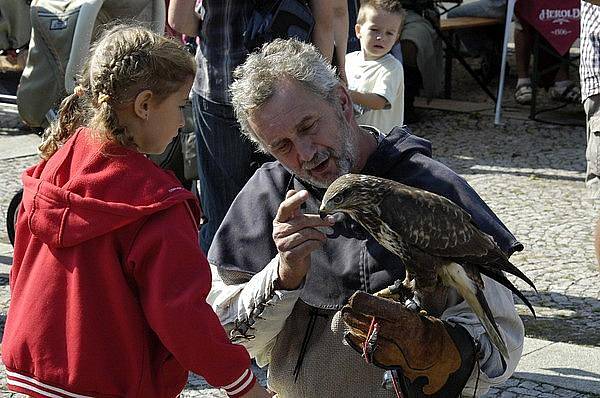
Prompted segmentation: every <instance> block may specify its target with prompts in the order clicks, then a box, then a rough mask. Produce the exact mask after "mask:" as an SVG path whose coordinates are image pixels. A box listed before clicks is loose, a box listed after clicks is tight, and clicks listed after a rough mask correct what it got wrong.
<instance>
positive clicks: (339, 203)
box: [332, 195, 344, 205]
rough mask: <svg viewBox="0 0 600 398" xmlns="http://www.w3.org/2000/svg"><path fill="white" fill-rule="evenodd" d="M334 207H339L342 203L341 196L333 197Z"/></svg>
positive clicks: (342, 198)
mask: <svg viewBox="0 0 600 398" xmlns="http://www.w3.org/2000/svg"><path fill="white" fill-rule="evenodd" d="M332 201H333V204H334V205H341V204H342V202H343V201H344V197H343V196H342V195H338V196H334V198H333V199H332Z"/></svg>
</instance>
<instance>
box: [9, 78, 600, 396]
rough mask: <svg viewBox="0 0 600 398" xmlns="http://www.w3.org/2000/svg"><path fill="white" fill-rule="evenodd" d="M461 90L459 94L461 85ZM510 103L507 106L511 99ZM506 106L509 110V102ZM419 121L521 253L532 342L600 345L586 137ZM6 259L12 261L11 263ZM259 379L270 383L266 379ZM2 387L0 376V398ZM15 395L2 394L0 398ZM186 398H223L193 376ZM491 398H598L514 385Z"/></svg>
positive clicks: (542, 128)
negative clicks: (509, 233)
mask: <svg viewBox="0 0 600 398" xmlns="http://www.w3.org/2000/svg"><path fill="white" fill-rule="evenodd" d="M455 87H457V89H458V90H460V87H461V86H460V85H456V86H455ZM462 87H463V88H462V90H463V91H462V93H463V94H465V95H467V94H468V95H469V96H468V97H467V96H465V97H462V98H469V100H473V101H476V100H478V96H479V95H480V94H477V93H475V94H473V95H471V94H470V90H476V89H473V87H472V86H468V85H464V86H462ZM469 87H470V88H469ZM507 91H510V90H507ZM511 94H512V93H507V94H506V95H505V97H506V98H507V99H510V96H511ZM459 95H460V94H459ZM473 98H474V99H473ZM542 103H543V102H542ZM508 105H509V106H511V105H512V104H511V103H510V101H508ZM491 107H492V105H490V108H491ZM422 116H423V121H422V122H421V123H419V124H416V125H415V126H414V132H415V133H416V134H418V135H421V136H423V137H425V138H428V139H430V140H431V141H432V142H433V146H434V156H435V157H436V158H437V159H439V160H441V161H443V162H445V163H446V164H447V165H449V166H450V167H451V168H453V169H454V170H456V171H457V172H459V173H460V174H462V175H463V176H464V177H465V178H466V180H467V181H468V182H469V183H471V184H472V185H473V186H474V187H475V189H476V190H477V191H478V192H479V193H480V195H481V196H482V197H483V198H484V200H486V202H487V203H488V204H489V205H490V207H491V208H492V209H493V210H494V211H495V212H496V213H497V214H498V215H499V216H500V218H501V219H502V220H503V221H504V223H505V224H506V225H507V226H508V228H509V229H510V230H511V231H513V232H514V234H515V235H516V236H517V238H518V239H519V240H520V241H521V242H522V243H523V244H524V246H525V250H524V251H523V252H521V253H516V254H515V255H514V256H513V257H512V259H513V261H514V263H515V265H517V266H518V267H519V268H520V269H521V270H523V271H524V272H525V274H527V275H528V276H529V277H530V278H531V279H532V280H533V281H534V282H535V284H536V286H537V289H538V294H536V293H535V292H533V291H532V290H531V289H530V288H529V287H528V286H527V285H526V284H524V283H522V282H521V281H519V280H516V278H513V279H512V280H513V282H515V284H516V285H517V287H519V288H521V289H523V291H524V292H525V295H526V296H527V297H528V298H529V300H530V301H531V302H532V304H533V305H534V306H535V309H536V312H537V314H538V318H537V320H533V319H532V317H531V315H530V314H529V313H528V312H527V311H526V309H525V307H524V306H523V305H522V304H518V306H519V310H520V313H521V315H522V317H523V320H524V322H525V324H526V334H527V336H529V337H535V338H538V339H543V340H548V341H555V342H568V343H573V344H577V345H585V346H600V274H599V272H598V268H597V267H596V264H595V259H594V251H593V244H592V230H593V225H594V223H595V220H596V213H597V212H596V211H595V210H594V209H593V206H592V203H590V202H589V201H588V200H586V199H585V187H584V183H583V178H584V170H585V131H584V128H583V127H571V126H566V127H565V126H554V125H549V124H541V123H536V122H533V121H530V120H518V119H506V120H505V125H503V126H501V127H496V126H494V124H493V117H491V116H489V115H485V116H484V115H481V114H474V113H471V114H466V113H451V112H442V111H434V110H427V111H422ZM0 126H3V128H2V127H0V140H2V138H3V137H5V136H7V135H10V134H17V133H18V132H17V130H16V129H15V128H14V126H12V127H13V128H11V124H10V120H0ZM33 162H35V157H32V156H29V157H22V158H18V159H7V160H0V178H1V181H2V182H1V183H0V210H1V211H2V215H1V216H0V228H1V230H0V242H7V238H6V233H5V220H4V217H5V210H6V206H7V205H8V202H9V200H10V198H11V197H12V194H13V193H14V192H15V191H16V190H17V189H18V187H19V182H18V175H19V173H20V172H21V170H23V168H24V167H26V166H27V165H29V164H31V163H33ZM0 255H3V256H5V257H2V256H0V258H6V254H3V253H0ZM516 300H517V302H518V299H516ZM8 303H9V298H8V282H7V279H6V277H0V325H3V321H4V317H5V315H6V311H7V308H8ZM1 331H2V329H1V328H0V332H1ZM598 367H599V371H598V374H600V365H599V366H598ZM260 379H261V380H262V381H264V379H265V375H264V372H263V373H261V376H260ZM2 386H4V375H3V372H1V371H0V390H2V389H3V387H2ZM16 396H17V395H16V394H10V393H2V392H0V397H16ZM181 397H224V395H223V394H222V393H220V392H218V391H216V390H214V389H211V388H210V387H208V386H207V385H206V384H205V383H204V381H203V380H202V379H200V378H199V377H197V376H194V375H192V376H191V377H190V379H189V384H188V386H187V387H186V389H185V390H184V392H183V393H182V394H181ZM486 397H487V398H495V397H538V398H559V397H572V398H584V397H586V398H587V397H593V395H589V394H583V393H579V392H577V391H572V390H567V389H564V388H558V387H555V386H553V385H550V384H544V383H535V382H531V381H526V380H519V379H517V378H512V379H510V380H509V381H508V382H507V383H505V384H504V385H502V386H501V387H500V388H497V389H493V390H491V391H490V392H489V393H488V394H487V395H486Z"/></svg>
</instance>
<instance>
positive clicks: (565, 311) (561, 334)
mask: <svg viewBox="0 0 600 398" xmlns="http://www.w3.org/2000/svg"><path fill="white" fill-rule="evenodd" d="M523 293H524V294H525V296H526V297H527V298H528V299H529V301H531V304H532V305H533V306H534V309H535V311H536V315H537V317H534V316H533V315H532V314H531V312H530V311H529V309H528V308H527V307H526V306H525V305H523V304H521V300H520V299H518V298H515V303H517V304H518V305H517V308H518V312H519V315H520V316H521V319H522V320H523V323H524V325H525V335H526V336H527V337H532V338H536V339H541V340H546V341H553V342H561V343H569V344H576V345H586V346H593V347H600V300H597V299H595V298H590V297H574V296H569V295H565V294H560V293H554V292H552V293H549V292H541V293H539V294H537V295H536V294H535V292H533V291H524V292H523Z"/></svg>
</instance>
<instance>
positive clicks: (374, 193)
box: [319, 174, 535, 358]
mask: <svg viewBox="0 0 600 398" xmlns="http://www.w3.org/2000/svg"><path fill="white" fill-rule="evenodd" d="M339 212H341V213H345V214H347V215H348V216H350V217H351V218H352V219H354V220H355V221H356V222H358V223H359V224H361V225H362V226H363V227H364V228H365V229H366V230H367V231H368V232H369V233H370V234H371V235H372V236H373V238H375V239H376V240H377V241H378V242H379V243H380V244H381V245H382V246H383V247H385V248H386V249H387V250H389V251H390V252H392V253H394V254H395V255H397V256H398V257H400V259H401V260H402V262H403V263H404V265H405V267H406V272H407V279H405V281H404V285H405V286H406V287H409V288H410V289H411V290H412V291H413V293H414V294H415V296H416V297H419V298H421V297H422V298H424V300H425V301H430V302H432V303H435V302H436V297H435V296H436V294H437V295H438V296H439V295H440V294H439V292H444V291H447V288H449V287H452V288H455V289H456V291H457V292H458V293H459V294H460V295H461V296H462V297H463V298H464V299H465V301H466V302H467V304H468V305H469V306H470V307H471V308H472V310H473V312H474V313H475V314H476V315H477V317H478V318H479V319H480V320H481V323H482V324H483V326H484V327H485V329H486V331H487V333H488V335H489V336H490V339H491V341H492V343H493V344H494V345H495V346H496V347H497V348H498V350H499V351H500V353H501V354H502V355H503V356H504V357H505V358H508V349H507V347H506V344H505V342H504V340H503V339H502V336H501V334H500V332H499V330H498V325H497V324H496V322H495V320H494V317H493V315H492V312H491V310H490V308H489V305H488V303H487V301H486V299H485V296H484V294H483V290H484V288H485V286H484V283H483V279H482V276H481V275H482V274H483V275H486V276H488V277H490V278H492V279H494V280H496V281H497V282H499V283H501V284H502V285H504V286H505V287H507V288H508V289H510V290H511V291H512V292H514V293H515V294H516V295H517V296H518V297H519V298H520V299H521V300H523V302H524V303H525V304H526V305H527V306H528V307H529V309H530V310H531V312H532V313H533V314H534V315H535V312H534V310H533V307H532V306H531V303H530V302H529V301H528V300H527V299H526V298H525V296H524V295H523V293H521V292H520V291H519V290H518V289H517V288H516V287H515V286H514V285H513V284H512V283H511V282H510V281H509V280H508V279H507V278H506V276H505V275H504V273H503V271H505V272H508V273H510V274H512V275H515V276H517V277H519V278H521V279H523V280H524V281H525V282H527V283H528V284H529V285H530V286H531V287H533V289H534V290H535V286H534V285H533V282H531V280H530V279H529V278H527V276H525V275H524V274H523V273H522V272H521V271H519V270H518V269H517V268H516V267H515V266H514V265H513V264H511V263H510V261H509V260H508V257H507V255H506V254H505V253H504V252H503V251H502V250H501V249H500V248H499V247H498V245H497V244H496V242H495V241H494V239H493V238H492V237H491V236H489V235H487V234H485V233H483V232H482V231H480V230H479V229H478V228H477V226H476V225H475V224H473V222H472V221H471V216H470V215H469V214H468V213H467V212H466V211H464V210H463V209H462V208H460V207H459V206H457V205H456V204H454V203H453V202H452V201H450V200H448V199H446V198H444V197H442V196H439V195H437V194H434V193H431V192H428V191H424V190H422V189H418V188H414V187H410V186H407V185H404V184H401V183H399V182H396V181H391V180H387V179H383V178H379V177H374V176H368V175H360V174H346V175H343V176H341V177H339V178H338V179H336V180H335V181H334V182H333V183H332V184H331V185H330V186H329V188H328V189H327V191H326V192H325V195H324V197H323V201H322V204H321V207H320V209H319V213H320V214H321V215H325V214H333V213H339ZM432 296H433V297H432ZM440 300H444V299H443V298H442V299H440ZM420 301H421V302H422V300H420ZM437 304H438V305H440V304H441V305H442V308H443V303H439V302H438V303H437Z"/></svg>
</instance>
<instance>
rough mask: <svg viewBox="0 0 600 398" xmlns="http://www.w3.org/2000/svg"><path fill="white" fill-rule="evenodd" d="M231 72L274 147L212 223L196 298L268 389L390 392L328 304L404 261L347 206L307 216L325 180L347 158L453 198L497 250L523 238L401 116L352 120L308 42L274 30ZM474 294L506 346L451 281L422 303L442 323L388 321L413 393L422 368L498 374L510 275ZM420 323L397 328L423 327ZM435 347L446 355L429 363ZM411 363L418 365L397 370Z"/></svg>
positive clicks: (470, 390) (509, 322) (461, 380)
mask: <svg viewBox="0 0 600 398" xmlns="http://www.w3.org/2000/svg"><path fill="white" fill-rule="evenodd" d="M234 77H235V81H234V83H233V84H232V86H231V91H232V103H233V106H234V109H235V112H236V117H237V119H238V121H239V123H240V125H241V127H242V131H243V132H244V134H245V135H246V136H247V137H248V138H249V139H250V140H251V141H252V142H254V143H255V144H256V145H257V147H258V148H259V149H260V150H262V151H266V152H268V153H270V154H272V155H273V156H274V157H275V158H276V159H277V161H275V162H272V163H267V164H265V165H263V166H262V167H261V168H260V169H259V170H257V171H256V173H255V174H254V176H253V177H252V178H251V179H250V181H248V183H247V184H246V186H245V187H244V188H243V189H242V191H241V192H240V194H239V195H238V196H237V198H236V199H235V201H234V202H233V204H232V206H231V208H230V210H229V212H228V213H227V216H226V217H225V220H224V221H223V223H222V224H221V227H220V228H219V230H218V232H217V234H216V235H215V239H214V241H213V244H212V246H211V248H210V251H209V252H208V259H209V262H210V264H211V269H212V274H213V288H212V291H211V293H210V295H209V298H208V301H209V302H210V303H211V304H212V305H213V308H214V309H215V311H216V313H217V314H218V315H219V317H220V319H221V322H222V323H223V325H224V326H225V328H226V329H227V330H228V332H229V333H230V337H231V338H232V339H233V340H234V341H235V342H238V343H241V344H243V345H244V346H245V347H246V348H247V349H248V351H249V352H250V353H251V355H252V356H253V357H254V358H255V359H256V361H257V363H258V364H259V365H260V366H264V365H267V364H268V365H269V374H268V385H269V388H270V389H271V390H273V391H275V392H276V393H277V394H278V396H279V397H307V398H310V397H337V396H339V397H392V396H395V393H394V392H393V391H391V390H389V389H385V388H382V387H381V382H382V380H383V376H384V370H383V369H380V368H378V367H376V366H373V365H372V364H369V363H366V362H365V360H364V359H362V358H361V357H360V356H359V355H358V354H357V353H356V352H355V351H354V350H353V349H352V348H351V347H349V346H348V345H347V344H344V343H343V340H344V333H345V332H346V331H347V327H346V326H345V325H344V322H343V321H342V320H341V318H340V311H339V310H340V309H341V308H342V306H344V305H345V304H346V303H347V301H348V298H349V297H350V296H351V295H352V294H353V293H354V292H355V291H357V290H363V291H366V292H378V291H380V290H382V289H384V288H385V287H387V286H389V285H392V284H393V283H394V282H395V281H397V280H402V279H404V276H405V271H404V264H403V263H402V262H401V260H400V259H399V258H397V257H395V256H394V255H392V254H391V253H390V252H388V251H386V250H385V249H384V248H383V247H381V246H380V245H379V244H378V243H377V242H376V241H375V240H374V239H373V238H372V237H371V236H369V235H368V234H367V233H366V232H365V231H364V230H363V229H362V228H361V227H360V226H359V225H358V224H355V223H354V222H353V221H352V220H350V219H343V220H338V219H336V218H335V217H333V216H328V217H326V218H323V219H322V218H321V217H319V215H318V209H319V205H320V198H321V197H322V194H323V192H324V190H325V188H326V187H327V186H329V184H331V183H332V182H333V181H334V180H335V179H336V178H337V177H339V176H341V175H343V174H346V173H350V172H351V173H362V174H371V175H376V176H379V177H384V178H387V179H392V180H396V181H399V182H402V183H404V184H407V185H411V186H414V187H418V188H421V189H425V190H428V191H431V192H435V193H437V194H440V195H443V196H445V197H447V198H448V199H450V200H452V201H453V202H455V203H456V204H458V205H460V206H461V207H463V208H464V209H465V210H466V211H467V212H469V214H471V216H472V218H473V221H474V222H475V224H477V226H478V227H479V228H480V229H482V230H483V231H485V232H486V233H487V234H489V235H491V236H493V237H494V239H495V240H496V242H497V243H498V245H499V246H500V247H501V248H502V249H503V250H504V251H505V252H506V253H507V254H512V253H513V252H515V251H518V250H521V249H522V245H521V244H520V243H519V242H518V241H517V240H516V239H515V237H514V236H513V235H512V234H511V233H510V231H508V230H507V229H506V227H505V226H504V225H503V224H502V222H501V221H500V220H499V219H498V218H497V217H496V216H495V215H494V213H493V212H492V211H491V210H490V209H489V208H488V207H487V206H486V204H485V203H484V202H483V201H482V200H481V198H480V197H479V196H478V195H477V194H476V193H475V191H474V190H473V189H472V188H471V187H470V186H469V185H468V184H467V183H466V182H465V181H464V180H463V179H462V178H461V177H460V176H458V175H457V174H456V173H454V172H453V171H451V170H450V169H448V168H447V167H446V166H444V165H443V164H441V163H439V162H437V161H435V160H433V159H431V144H430V143H429V142H428V141H426V140H424V139H422V138H419V137H416V136H413V135H411V134H410V132H409V131H408V130H407V129H406V128H400V127H396V128H394V129H392V130H391V131H390V132H380V131H378V130H376V129H375V128H373V127H370V126H359V125H357V123H356V121H355V119H354V114H353V106H352V101H351V99H350V96H349V94H348V90H347V89H346V88H345V86H344V85H342V84H340V83H339V81H338V80H337V79H336V77H335V73H334V70H333V69H332V68H331V67H330V66H329V65H328V63H327V62H326V61H325V60H324V59H323V58H322V57H321V56H320V55H319V53H318V52H317V51H316V50H315V48H314V47H313V46H311V45H310V44H304V43H299V42H297V41H295V40H276V41H274V42H272V43H270V44H269V45H267V46H265V47H263V48H262V50H261V51H260V52H258V53H254V54H251V55H250V56H249V57H248V59H247V60H246V62H245V63H244V64H242V65H241V66H240V67H238V69H236V71H235V74H234ZM383 133H385V134H383ZM485 296H486V299H487V301H488V302H489V304H490V309H491V311H492V313H493V315H494V317H495V319H496V321H497V323H498V325H499V329H500V331H501V333H502V335H503V337H504V338H505V341H506V343H507V346H508V352H509V355H508V357H507V358H502V357H501V355H500V353H499V352H498V350H497V349H496V348H495V347H494V346H493V345H492V344H491V343H490V341H489V339H488V337H487V335H486V333H485V331H484V329H483V326H482V325H481V324H480V323H479V321H478V320H477V317H476V316H475V314H473V313H472V311H471V310H470V308H469V307H468V305H466V304H465V303H464V302H462V301H461V300H460V298H459V297H457V296H456V294H454V292H449V293H448V297H447V300H446V303H447V307H446V310H445V311H444V313H443V314H442V315H441V317H440V318H441V319H440V318H433V317H428V319H430V320H433V321H435V322H436V323H437V325H438V326H440V325H443V326H441V327H440V328H438V329H436V331H435V332H432V333H429V334H428V333H420V334H414V333H408V332H406V333H404V336H402V335H403V333H398V334H399V335H400V336H397V338H398V339H401V340H402V341H398V340H397V341H396V342H397V343H398V344H399V345H400V346H405V345H406V344H409V345H411V344H412V347H414V348H415V350H411V351H410V352H407V354H406V356H405V357H404V359H403V361H402V363H398V367H397V373H398V382H397V384H399V386H400V388H401V389H402V390H404V392H405V393H406V394H409V395H408V396H415V395H412V394H415V393H419V394H422V393H423V391H422V390H427V393H425V395H419V396H434V395H431V392H432V391H433V389H432V388H429V387H427V388H425V387H424V385H423V383H422V382H423V380H427V379H428V380H429V381H430V382H431V381H432V380H434V379H435V380H443V382H440V383H438V387H436V388H437V390H435V391H434V393H435V394H436V395H435V396H444V397H452V396H457V395H458V394H459V393H461V391H464V392H466V393H467V394H468V395H473V394H474V393H476V394H477V395H479V394H481V393H483V392H485V391H487V389H489V387H490V386H492V385H497V384H500V383H502V382H503V381H505V380H506V379H508V378H509V377H510V375H511V374H512V372H513V371H514V369H515V367H516V365H517V362H518V360H519V358H520V356H521V350H522V344H523V340H524V335H523V325H522V323H521V321H520V319H519V317H518V315H517V313H516V310H515V307H514V303H513V299H512V295H511V293H510V291H508V289H506V288H504V287H503V286H501V285H499V284H498V283H496V282H494V281H492V280H491V279H485ZM421 316H422V315H419V316H416V318H417V319H419V317H421ZM418 324H419V322H417V324H415V325H398V330H399V331H402V330H413V331H414V330H417V331H419V330H420V331H423V330H422V327H421V326H419V325H418ZM409 326H410V328H408V327H409ZM422 347H427V349H428V350H430V351H429V352H427V353H426V354H425V353H424V352H422V351H420V348H422ZM448 352H452V353H453V354H451V355H449V354H447V353H448ZM442 353H444V354H442ZM447 361H451V362H453V364H455V365H456V366H455V367H451V368H445V367H443V366H441V365H440V364H441V363H442V362H446V363H447ZM476 361H478V366H477V367H475V362H476ZM423 363H427V365H426V366H427V370H425V372H424V376H425V377H419V378H415V377H410V376H409V375H408V373H405V371H406V370H407V369H409V368H411V367H412V368H417V367H419V366H421V365H422V364H423ZM421 369H423V367H421ZM473 369H475V370H474V371H473ZM430 387H431V386H430ZM463 388H464V390H463ZM475 389H477V391H475Z"/></svg>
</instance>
